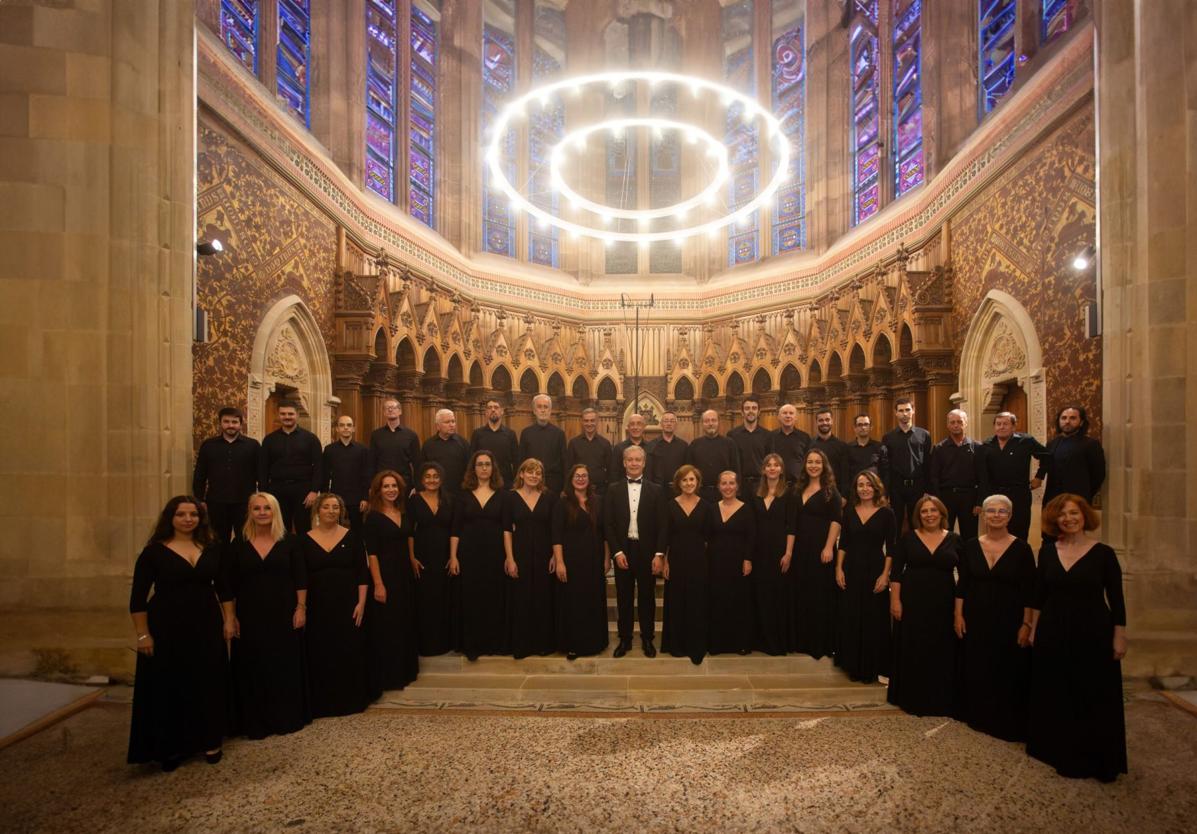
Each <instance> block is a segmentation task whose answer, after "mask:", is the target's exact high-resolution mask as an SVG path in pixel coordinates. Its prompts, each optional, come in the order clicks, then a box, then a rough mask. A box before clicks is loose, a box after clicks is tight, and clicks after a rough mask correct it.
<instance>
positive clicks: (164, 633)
mask: <svg viewBox="0 0 1197 834" xmlns="http://www.w3.org/2000/svg"><path fill="white" fill-rule="evenodd" d="M223 557H224V553H223V548H222V547H221V546H220V545H217V544H211V545H209V546H208V547H206V548H204V550H203V552H202V553H201V554H200V556H199V559H197V560H196V563H195V567H192V566H191V563H189V562H188V561H187V560H186V559H184V558H183V557H182V556H180V555H179V554H177V553H175V552H174V551H173V550H171V549H170V548H169V547H167V546H166V545H164V544H162V543H160V542H153V543H152V544H149V545H146V548H145V549H144V550H142V551H141V555H140V556H138V557H137V564H136V565H135V566H134V568H133V589H132V591H131V593H130V594H129V611H130V612H131V613H140V612H142V611H144V612H146V614H147V617H148V623H149V632H150V636H152V637H153V638H154V654H153V656H152V657H149V656H146V655H144V654H140V653H139V654H138V655H137V677H136V679H135V680H134V683H133V722H132V726H131V727H130V728H129V757H128V761H129V763H130V764H138V763H142V762H161V761H166V760H167V759H181V758H186V757H187V756H192V755H195V754H196V753H202V752H204V751H206V750H215V749H216V748H218V747H220V744H221V740H222V739H223V738H224V734H225V722H226V719H227V713H228V701H227V700H226V698H227V695H228V690H227V681H228V655H227V653H226V649H225V642H224V632H223V625H224V617H223V616H222V615H221V612H220V605H219V602H227V601H229V600H231V599H232V598H233V597H232V593H231V589H230V588H229V587H228V574H227V571H226V569H225V566H224V565H223V564H222V562H223ZM151 589H153V592H154V595H153V598H151V597H150V590H151Z"/></svg>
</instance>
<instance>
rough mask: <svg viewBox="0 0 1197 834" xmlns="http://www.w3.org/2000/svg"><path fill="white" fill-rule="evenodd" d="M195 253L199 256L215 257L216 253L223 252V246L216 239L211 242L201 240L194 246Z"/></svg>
mask: <svg viewBox="0 0 1197 834" xmlns="http://www.w3.org/2000/svg"><path fill="white" fill-rule="evenodd" d="M195 251H196V252H197V253H199V254H200V255H215V254H216V253H217V252H223V251H224V244H223V243H221V242H220V241H219V240H217V239H216V238H213V239H212V240H211V241H207V240H201V241H200V242H199V243H197V244H195Z"/></svg>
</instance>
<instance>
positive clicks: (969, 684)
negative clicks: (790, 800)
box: [128, 395, 1126, 780]
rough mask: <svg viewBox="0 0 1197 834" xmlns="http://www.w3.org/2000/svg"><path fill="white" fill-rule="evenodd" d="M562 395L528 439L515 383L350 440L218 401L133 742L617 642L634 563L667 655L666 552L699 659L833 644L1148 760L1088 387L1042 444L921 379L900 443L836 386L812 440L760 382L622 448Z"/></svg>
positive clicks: (1093, 772) (1041, 738)
mask: <svg viewBox="0 0 1197 834" xmlns="http://www.w3.org/2000/svg"><path fill="white" fill-rule="evenodd" d="M551 409H552V404H551V400H549V398H548V397H546V396H543V395H541V396H538V397H537V398H536V399H535V401H534V412H535V416H536V421H535V422H534V423H533V424H532V425H530V426H529V427H528V428H526V429H525V430H524V431H523V432H522V433H521V435H520V436H519V437H518V438H517V437H516V435H515V432H513V431H512V430H511V429H509V428H507V427H506V426H504V425H503V408H502V404H501V403H499V402H498V401H495V400H492V401H490V402H488V403H487V404H486V417H487V422H486V424H485V425H483V426H481V427H480V428H478V429H476V430H475V431H474V433H473V435H472V437H471V439H470V440H469V441H466V440H465V439H464V438H462V437H460V436H459V435H458V434H457V433H456V420H455V416H454V415H453V413H452V412H451V411H447V410H442V411H441V412H438V414H437V415H436V426H437V432H436V434H435V435H434V436H432V437H430V438H428V439H427V440H426V441H425V442H424V443H423V444H420V442H419V439H418V438H417V437H416V435H415V433H414V432H412V431H411V430H410V429H408V428H406V427H404V426H402V425H401V422H400V418H401V415H402V410H401V406H400V404H399V402H398V401H397V400H388V401H387V402H386V403H385V404H384V414H385V416H386V423H385V424H384V425H383V426H380V427H379V428H378V429H376V430H375V431H374V432H373V434H372V435H371V438H370V444H369V445H368V446H366V445H364V444H360V443H357V442H356V441H354V440H353V435H354V427H353V421H352V419H351V418H349V417H341V418H340V419H339V420H338V422H337V434H338V439H337V440H336V441H334V442H333V443H332V444H330V445H329V447H328V448H326V449H321V448H320V444H319V442H318V441H317V440H316V438H315V436H314V435H312V434H311V433H310V432H307V431H306V430H304V429H302V428H301V427H299V426H298V424H297V411H296V409H295V408H294V407H293V406H291V405H283V406H281V407H280V408H279V423H280V426H281V427H280V428H279V429H278V430H277V431H275V432H272V433H271V434H270V435H268V436H267V437H266V438H265V439H264V440H263V442H262V443H261V444H260V445H259V444H258V443H257V442H256V441H254V440H252V439H250V438H248V437H246V436H244V435H243V434H241V422H242V420H241V415H240V414H239V413H238V412H237V411H236V410H235V409H224V410H222V411H221V414H220V423H221V433H220V435H218V436H217V437H214V438H211V439H209V440H207V441H205V442H204V444H203V445H202V446H201V449H200V453H199V457H198V458H197V462H196V469H195V481H194V490H193V492H194V494H193V495H188V496H178V497H175V498H173V499H171V500H170V501H169V502H168V503H167V505H166V506H165V507H164V508H163V510H162V513H161V516H160V518H159V519H158V522H157V524H156V527H155V529H154V531H153V534H152V535H151V536H150V539H149V542H148V543H147V545H146V547H145V549H144V550H143V551H142V553H141V555H140V556H139V557H138V559H137V563H136V567H135V570H134V576H133V587H132V594H131V602H130V611H131V612H132V616H133V622H134V626H135V628H136V632H137V649H138V661H137V675H136V685H135V692H134V703H133V722H132V728H131V734H130V744H129V755H128V759H129V761H130V762H158V763H160V764H161V766H162V768H163V769H164V770H172V769H174V768H175V767H177V766H178V765H179V763H180V762H182V761H183V760H184V759H185V758H187V757H189V756H193V755H198V754H200V753H202V754H204V756H205V757H206V759H207V761H208V762H210V763H216V762H218V761H219V760H220V758H221V755H222V753H221V746H222V742H223V739H224V738H225V737H226V736H231V735H244V736H247V737H249V738H262V737H265V736H267V735H270V734H275V733H288V732H292V731H295V730H298V729H300V728H301V727H303V726H304V725H305V724H307V723H308V722H310V721H311V720H312V719H313V718H317V717H321V716H331V715H345V714H348V713H353V712H358V711H361V710H363V709H365V708H366V707H367V705H369V704H370V703H371V702H372V701H374V700H375V699H377V698H378V697H379V696H380V695H381V694H382V692H383V691H385V690H389V689H401V688H403V687H404V686H406V685H407V684H409V683H411V682H412V681H413V680H415V678H416V676H417V674H418V670H419V658H420V656H422V655H423V656H429V655H437V654H443V653H446V652H449V651H459V652H461V653H462V654H464V655H465V656H466V657H467V658H469V659H470V660H476V659H477V658H478V657H479V656H480V655H487V654H505V655H511V656H514V657H517V658H520V657H527V656H530V655H547V654H552V653H556V652H562V653H564V654H565V655H566V657H568V658H569V659H570V660H573V659H575V658H577V657H579V656H583V655H594V654H598V653H600V652H603V651H605V650H606V648H607V647H608V642H609V641H608V611H607V577H608V575H610V574H612V573H613V575H614V580H615V590H616V602H617V606H616V607H617V635H618V642H617V644H616V646H615V649H614V655H615V657H621V656H623V655H624V654H626V653H627V652H628V651H629V650H630V648H631V646H632V642H633V637H634V634H635V630H636V628H637V626H638V628H639V634H640V640H641V646H642V649H643V652H644V654H645V655H646V656H648V657H653V656H655V655H656V654H657V647H656V643H655V640H656V633H655V632H656V621H655V611H656V598H655V586H656V581H657V577H661V578H663V579H664V611H663V628H662V635H661V649H662V651H665V652H667V653H669V654H671V655H673V656H675V657H688V658H690V659H691V660H692V661H693V662H694V663H695V664H698V663H701V662H702V660H703V658H704V657H705V656H706V655H707V654H718V653H725V652H731V653H739V654H748V653H750V652H751V651H753V650H757V651H761V652H765V653H768V654H771V655H781V654H786V653H789V652H794V653H802V654H808V655H810V656H812V657H815V658H820V657H825V656H830V657H833V658H834V662H835V664H836V665H837V666H839V667H841V668H842V669H843V670H844V671H845V672H846V673H847V674H848V675H849V676H850V677H851V678H852V679H853V680H856V681H864V682H874V681H877V680H878V678H887V679H888V686H889V696H888V697H889V700H890V702H892V703H893V704H895V705H897V706H899V707H901V708H902V709H904V710H906V711H907V712H910V713H912V714H915V715H946V716H955V717H957V718H959V719H961V720H963V721H966V722H967V723H968V724H969V725H970V726H971V727H973V728H975V729H977V730H979V731H982V732H986V733H990V734H992V735H995V736H997V737H999V738H1002V739H1006V740H1009V741H1015V742H1024V743H1025V744H1026V746H1027V752H1028V753H1030V754H1031V755H1032V756H1035V757H1036V758H1039V759H1041V760H1043V761H1045V762H1047V763H1049V764H1051V765H1052V766H1054V767H1055V768H1056V769H1057V771H1058V772H1059V773H1061V774H1063V775H1066V776H1078V777H1090V776H1092V777H1096V778H1099V779H1102V780H1112V779H1114V778H1116V776H1117V774H1119V773H1125V772H1126V745H1125V731H1124V725H1123V710H1122V694H1121V669H1120V659H1121V658H1122V656H1123V655H1124V654H1125V651H1126V634H1125V624H1126V614H1125V605H1124V603H1123V596H1122V586H1121V573H1120V570H1119V565H1118V561H1117V558H1116V557H1115V555H1114V552H1113V550H1112V549H1111V548H1109V547H1108V546H1107V545H1105V544H1102V543H1101V542H1098V541H1097V540H1096V539H1095V538H1093V537H1091V536H1089V535H1088V531H1091V530H1093V529H1095V528H1096V527H1097V525H1098V516H1097V514H1096V512H1095V511H1094V510H1093V508H1092V506H1091V502H1092V499H1093V496H1094V494H1095V493H1096V492H1097V490H1098V489H1099V488H1100V485H1101V481H1102V479H1103V478H1104V458H1103V457H1102V455H1101V447H1100V445H1099V444H1098V443H1097V441H1095V440H1092V439H1090V438H1088V437H1087V436H1086V429H1087V420H1086V418H1085V413H1084V410H1083V409H1080V408H1078V407H1073V406H1070V407H1068V408H1065V409H1063V410H1062V411H1061V412H1060V415H1058V417H1057V422H1056V429H1057V436H1056V437H1055V438H1053V440H1052V442H1051V443H1049V444H1048V445H1047V446H1043V445H1041V444H1039V443H1038V441H1036V440H1034V438H1031V437H1029V436H1028V435H1023V434H1020V433H1017V432H1015V431H1014V427H1015V425H1016V418H1015V417H1014V415H1012V414H1008V413H1002V414H1000V415H998V417H997V418H996V419H995V422H994V427H995V434H994V437H992V438H990V440H988V441H986V442H984V443H979V442H977V441H974V440H972V439H970V438H968V437H967V436H966V434H965V429H966V428H967V415H965V414H964V413H963V412H962V411H958V410H957V411H953V412H951V413H950V414H949V415H948V420H947V426H948V437H947V438H945V440H944V441H941V442H940V443H939V444H935V445H934V446H932V444H931V443H930V436H929V434H928V433H927V432H926V431H925V430H924V429H921V428H918V427H917V426H914V425H913V418H914V407H913V404H912V403H911V402H910V401H908V400H904V399H902V400H899V401H898V402H897V405H896V409H895V413H896V418H897V426H896V428H895V429H894V430H893V431H891V432H889V433H887V434H886V435H885V437H884V438H883V440H882V441H880V442H878V441H876V440H872V439H871V438H870V437H869V434H870V429H871V424H870V422H869V418H868V416H867V415H863V414H862V415H859V416H858V417H857V419H856V421H855V423H854V428H855V434H856V437H855V438H854V439H853V441H852V442H849V443H846V442H844V441H841V440H839V439H838V438H835V437H834V435H833V434H832V433H831V424H832V419H831V413H830V411H827V410H824V411H820V412H819V413H818V414H817V415H816V426H817V429H818V431H817V435H816V437H815V438H813V439H812V438H810V437H809V436H808V435H806V433H805V432H802V431H801V430H799V429H797V428H796V427H795V426H794V422H795V416H796V413H797V412H796V409H795V408H794V407H793V406H792V405H785V406H783V407H782V408H781V409H779V421H780V423H781V426H780V428H778V429H777V430H775V431H769V430H766V429H764V428H763V427H761V426H760V425H759V422H758V419H757V418H758V415H759V404H758V403H757V402H756V400H754V399H752V398H748V399H746V400H745V402H744V404H743V416H744V421H743V424H742V425H740V426H737V427H736V428H735V429H733V430H732V431H731V432H729V433H728V434H727V435H720V434H719V431H718V428H719V426H718V414H716V413H715V412H713V411H708V412H706V413H705V414H704V415H703V416H702V426H703V433H702V436H701V437H699V438H696V439H695V440H694V441H692V442H690V443H687V441H685V440H683V439H681V438H678V437H676V435H675V434H674V431H675V429H676V422H677V421H676V415H673V414H672V413H666V414H665V415H662V416H661V419H660V426H661V430H662V433H661V436H660V437H659V438H657V439H656V440H654V441H652V442H648V441H646V439H645V438H644V429H645V425H644V419H643V417H641V416H640V415H633V416H632V417H631V418H630V419H629V420H628V426H627V430H628V431H627V435H628V436H627V439H626V440H625V441H623V442H621V443H619V444H617V445H615V446H614V447H612V445H611V444H610V443H609V442H608V441H607V440H606V439H605V438H603V437H602V436H601V435H599V434H598V433H597V431H596V427H597V415H596V414H595V412H594V411H593V410H592V409H587V410H586V412H584V413H583V415H582V428H583V433H582V434H581V435H579V436H577V437H574V438H572V439H570V440H569V441H568V442H567V440H566V438H565V435H564V433H563V432H562V431H561V429H560V428H558V427H557V426H555V425H553V423H552V422H551V416H552V412H551ZM1032 458H1036V459H1038V461H1039V470H1038V472H1037V474H1036V476H1035V478H1034V479H1031V478H1029V477H1028V476H1029V474H1030V464H1031V459H1032ZM1043 477H1046V479H1047V490H1046V491H1047V499H1046V505H1045V507H1044V510H1043V530H1044V544H1043V546H1042V548H1041V550H1040V552H1039V557H1038V560H1036V559H1035V557H1034V554H1033V553H1032V550H1031V547H1030V546H1029V545H1028V543H1027V541H1026V536H1027V528H1028V527H1029V519H1030V506H1029V500H1030V496H1031V489H1032V488H1034V487H1037V486H1039V483H1040V482H1041V481H1040V479H1041V478H1043ZM841 484H846V485H847V487H846V489H844V493H846V494H844V495H841V491H840V490H841V486H840V485H841ZM1024 524H1025V526H1024ZM953 526H959V528H960V533H959V534H958V533H955V532H951V527H953ZM637 615H638V616H637Z"/></svg>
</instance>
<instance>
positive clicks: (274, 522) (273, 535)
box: [241, 492, 287, 542]
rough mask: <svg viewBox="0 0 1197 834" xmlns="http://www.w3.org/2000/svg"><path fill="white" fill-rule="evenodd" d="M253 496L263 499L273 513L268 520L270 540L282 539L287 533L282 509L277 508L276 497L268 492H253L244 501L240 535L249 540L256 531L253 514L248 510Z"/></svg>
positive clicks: (252, 501) (256, 526)
mask: <svg viewBox="0 0 1197 834" xmlns="http://www.w3.org/2000/svg"><path fill="white" fill-rule="evenodd" d="M255 498H261V499H263V500H264V501H265V502H266V503H267V504H269V505H270V511H271V512H272V513H274V517H273V518H272V519H271V520H270V539H271V541H276V542H277V541H282V539H283V537H284V536H286V535H287V528H286V526H285V525H284V524H283V511H282V510H281V509H279V505H278V499H277V498H275V497H274V496H273V495H271V494H270V493H269V492H255V493H253V494H252V495H250V496H249V500H248V501H246V502H245V510H246V512H245V525H244V526H243V527H242V528H241V535H242V536H244V537H245V540H246V541H250V540H252V539H253V537H254V534H255V533H257V528H258V525H256V524H254V520H253V516H252V515H251V514H250V512H249V508H250V507H252V506H253V503H254V499H255Z"/></svg>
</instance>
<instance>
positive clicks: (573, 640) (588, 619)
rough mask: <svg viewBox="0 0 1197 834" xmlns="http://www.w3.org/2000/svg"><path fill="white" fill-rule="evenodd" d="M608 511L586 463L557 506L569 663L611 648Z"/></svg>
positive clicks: (561, 608)
mask: <svg viewBox="0 0 1197 834" xmlns="http://www.w3.org/2000/svg"><path fill="white" fill-rule="evenodd" d="M602 518H603V507H602V503H601V499H600V498H599V497H598V496H597V495H596V494H595V489H594V485H593V484H592V483H590V470H589V469H587V468H586V464H584V463H578V464H574V466H573V468H572V469H570V470H569V478H568V480H567V481H566V487H565V494H564V496H562V498H561V500H560V501H558V502H557V503H556V504H554V505H553V525H552V532H553V561H554V563H555V564H554V566H555V567H556V569H557V624H558V638H559V641H560V646H561V650H562V651H564V652H565V656H566V658H567V659H569V660H574V659H576V658H578V657H579V656H583V655H592V654H598V653H599V652H601V651H603V650H604V649H606V648H607V641H608V639H609V638H608V628H607V571H609V570H610V569H611V555H610V554H609V553H608V552H607V543H606V542H605V541H604V540H603V523H602Z"/></svg>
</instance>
